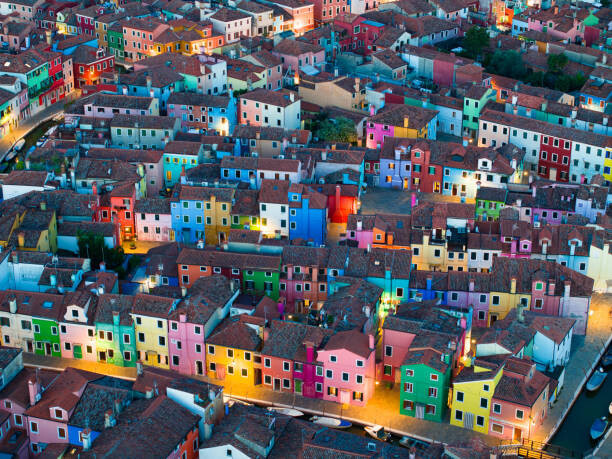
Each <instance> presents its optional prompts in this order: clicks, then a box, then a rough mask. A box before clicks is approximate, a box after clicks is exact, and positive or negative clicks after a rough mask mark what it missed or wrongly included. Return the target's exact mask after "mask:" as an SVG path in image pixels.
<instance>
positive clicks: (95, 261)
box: [77, 231, 125, 269]
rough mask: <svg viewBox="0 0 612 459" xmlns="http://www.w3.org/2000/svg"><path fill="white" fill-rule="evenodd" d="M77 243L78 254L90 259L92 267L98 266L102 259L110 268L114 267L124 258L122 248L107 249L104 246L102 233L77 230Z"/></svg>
mask: <svg viewBox="0 0 612 459" xmlns="http://www.w3.org/2000/svg"><path fill="white" fill-rule="evenodd" d="M77 244H78V246H79V255H80V256H81V257H83V258H89V259H91V265H92V267H94V269H95V268H96V267H98V266H100V262H101V261H104V262H105V263H106V265H107V266H108V267H109V268H110V269H113V268H116V267H117V266H120V265H121V264H122V263H123V260H124V258H125V254H124V253H123V248H121V247H115V248H112V249H109V248H108V247H105V246H104V236H103V235H102V234H97V233H92V232H90V231H79V232H78V233H77Z"/></svg>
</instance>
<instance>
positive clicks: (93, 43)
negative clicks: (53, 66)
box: [51, 34, 98, 56]
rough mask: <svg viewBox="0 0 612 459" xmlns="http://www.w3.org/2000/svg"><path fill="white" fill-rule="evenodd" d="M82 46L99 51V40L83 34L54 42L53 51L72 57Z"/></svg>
mask: <svg viewBox="0 0 612 459" xmlns="http://www.w3.org/2000/svg"><path fill="white" fill-rule="evenodd" d="M81 45H85V46H90V47H92V48H94V49H98V39H97V38H96V37H93V36H89V35H85V34H82V35H76V36H73V37H68V38H65V39H64V40H59V41H58V40H54V41H53V44H52V45H51V50H52V51H56V52H58V53H62V54H63V55H64V56H70V55H72V53H74V51H75V50H76V49H77V48H78V47H79V46H81Z"/></svg>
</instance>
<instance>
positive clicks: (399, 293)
mask: <svg viewBox="0 0 612 459" xmlns="http://www.w3.org/2000/svg"><path fill="white" fill-rule="evenodd" d="M395 296H397V297H398V298H401V297H403V296H404V289H403V288H401V287H397V288H396V289H395Z"/></svg>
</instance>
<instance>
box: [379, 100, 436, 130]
mask: <svg viewBox="0 0 612 459" xmlns="http://www.w3.org/2000/svg"><path fill="white" fill-rule="evenodd" d="M437 114H438V111H437V110H429V109H427V108H422V107H412V106H410V105H403V104H385V106H384V107H383V108H381V109H380V110H379V111H378V113H377V114H376V115H374V116H371V117H370V118H369V119H368V122H370V123H376V124H387V125H390V126H401V127H403V126H404V120H405V119H407V120H408V128H410V129H423V128H424V127H426V126H427V123H429V122H430V121H431V120H432V119H434V118H435V117H436V115H437Z"/></svg>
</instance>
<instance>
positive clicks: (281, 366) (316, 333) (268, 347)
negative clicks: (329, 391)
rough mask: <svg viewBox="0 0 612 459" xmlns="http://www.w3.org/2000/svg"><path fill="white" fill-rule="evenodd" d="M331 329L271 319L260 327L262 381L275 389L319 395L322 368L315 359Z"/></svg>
mask: <svg viewBox="0 0 612 459" xmlns="http://www.w3.org/2000/svg"><path fill="white" fill-rule="evenodd" d="M332 333H333V332H332V331H331V330H329V329H324V328H321V327H313V326H311V325H305V324H302V323H299V322H284V321H281V320H274V321H273V322H272V323H271V326H270V328H269V329H267V328H266V329H264V344H263V349H262V350H261V360H262V363H263V365H262V369H261V372H262V376H263V384H264V386H267V388H269V389H272V390H274V391H276V392H289V393H295V394H299V395H303V396H304V397H311V398H323V384H324V381H325V376H324V368H323V365H321V364H320V363H319V361H318V359H317V358H316V352H317V351H318V350H319V349H320V348H321V347H322V346H323V344H324V342H325V340H326V339H328V338H329V337H330V336H331V335H332Z"/></svg>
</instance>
